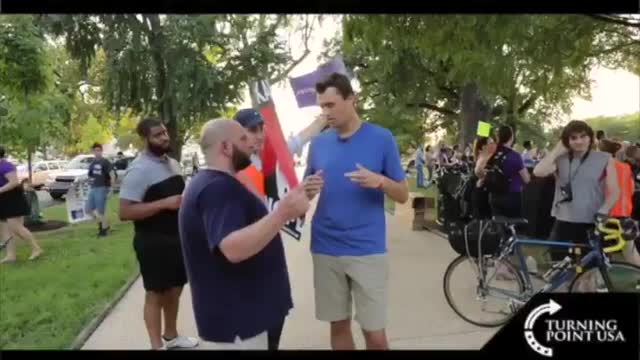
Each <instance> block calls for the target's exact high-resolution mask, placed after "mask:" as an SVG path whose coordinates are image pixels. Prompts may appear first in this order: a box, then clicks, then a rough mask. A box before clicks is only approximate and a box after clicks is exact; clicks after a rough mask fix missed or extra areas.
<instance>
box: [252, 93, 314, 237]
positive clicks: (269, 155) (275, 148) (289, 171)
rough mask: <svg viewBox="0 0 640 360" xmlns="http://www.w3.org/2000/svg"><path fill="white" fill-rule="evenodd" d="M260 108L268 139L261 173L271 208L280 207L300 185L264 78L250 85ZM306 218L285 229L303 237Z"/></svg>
mask: <svg viewBox="0 0 640 360" xmlns="http://www.w3.org/2000/svg"><path fill="white" fill-rule="evenodd" d="M251 91H252V93H253V96H254V99H256V100H257V101H256V102H257V107H258V109H257V110H258V111H259V112H260V115H262V118H263V119H264V122H265V126H264V129H265V141H264V148H263V150H262V173H263V174H264V179H265V192H266V193H267V204H268V207H269V211H272V210H273V209H274V208H275V206H277V204H278V201H280V199H281V198H282V197H283V196H284V195H285V194H286V193H287V191H289V189H292V188H294V187H296V186H297V185H298V177H297V175H296V171H295V165H294V161H293V156H292V155H291V153H290V152H289V148H288V146H287V142H286V140H285V138H284V133H283V132H282V127H281V126H280V120H279V119H278V114H277V112H276V107H275V104H274V103H273V99H272V98H271V89H270V87H269V84H268V83H267V82H266V81H265V80H261V81H258V82H255V83H253V84H252V86H251ZM303 224H304V217H302V218H299V219H296V220H294V221H290V222H289V223H287V224H286V225H285V227H284V228H283V230H284V231H285V232H286V233H287V234H289V235H290V236H292V237H294V238H295V239H296V240H300V237H301V236H302V226H303Z"/></svg>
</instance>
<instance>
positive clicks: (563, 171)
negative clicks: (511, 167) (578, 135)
mask: <svg viewBox="0 0 640 360" xmlns="http://www.w3.org/2000/svg"><path fill="white" fill-rule="evenodd" d="M610 158H611V155H609V154H607V153H604V152H599V151H591V152H589V155H588V156H587V158H586V159H584V162H583V163H582V164H581V161H580V159H573V161H569V155H568V154H566V155H563V156H561V157H559V158H558V159H557V160H556V166H557V169H558V170H557V172H556V189H555V194H554V197H553V204H554V205H553V208H552V209H551V216H553V217H555V218H556V219H557V220H560V221H566V222H571V223H583V224H591V223H593V222H594V220H595V216H596V214H597V213H598V210H599V209H600V207H601V206H602V204H603V203H604V200H605V197H604V189H605V171H606V169H607V163H608V162H609V159H610ZM570 174H571V175H570ZM570 177H571V190H572V191H571V192H572V194H573V200H572V201H570V202H560V201H561V200H563V196H562V193H561V190H560V188H561V187H563V186H565V185H567V184H568V183H569V178H570Z"/></svg>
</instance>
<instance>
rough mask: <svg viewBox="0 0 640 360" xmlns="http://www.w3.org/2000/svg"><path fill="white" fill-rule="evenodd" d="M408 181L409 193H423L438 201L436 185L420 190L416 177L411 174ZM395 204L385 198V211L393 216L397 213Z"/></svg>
mask: <svg viewBox="0 0 640 360" xmlns="http://www.w3.org/2000/svg"><path fill="white" fill-rule="evenodd" d="M407 181H408V182H409V192H421V193H423V194H425V195H426V196H427V197H432V198H434V199H435V200H436V201H437V200H438V196H437V193H438V191H437V189H436V185H435V184H432V185H431V186H429V188H427V189H424V188H420V189H418V188H417V187H416V177H415V175H414V174H412V173H411V174H409V176H407ZM395 206H396V204H395V202H393V201H391V199H389V197H388V196H385V197H384V209H385V210H386V211H387V212H389V213H391V214H393V213H394V211H395Z"/></svg>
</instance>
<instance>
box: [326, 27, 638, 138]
mask: <svg viewBox="0 0 640 360" xmlns="http://www.w3.org/2000/svg"><path fill="white" fill-rule="evenodd" d="M637 34H638V32H637V31H636V29H634V28H629V27H625V26H622V25H618V24H613V23H608V22H602V21H598V20H595V19H592V18H589V17H586V16H581V15H563V16H551V15H535V16H534V15H517V16H515V15H478V16H473V15H455V16H452V15H446V16H445V15H379V16H360V15H348V16H345V18H344V25H343V38H342V41H341V42H339V43H337V44H334V52H335V51H341V52H343V54H344V56H345V60H346V62H347V63H348V65H349V66H351V67H352V68H354V70H355V72H356V75H357V78H358V80H359V82H360V84H361V86H362V92H361V94H360V97H361V101H362V103H363V106H364V108H365V109H366V112H368V113H369V114H370V115H371V116H370V117H371V118H372V119H373V120H374V121H377V120H376V118H377V117H376V116H380V115H385V114H391V115H393V114H395V116H397V118H396V119H397V120H394V119H392V120H385V121H387V122H389V121H390V122H392V123H393V124H395V125H394V126H392V129H393V130H394V133H396V134H397V135H408V136H411V135H412V132H413V131H415V128H414V127H412V126H408V125H407V124H405V122H406V121H407V119H412V120H408V121H413V122H416V123H417V125H418V128H421V129H422V132H423V133H424V132H429V131H430V130H431V129H433V128H442V129H446V130H447V131H448V132H451V131H453V132H456V133H458V134H459V142H460V143H463V142H464V143H466V142H470V140H471V139H472V138H473V137H474V135H475V128H476V124H477V121H478V120H484V121H489V122H492V123H507V124H510V125H513V126H514V127H516V128H518V129H524V131H526V132H528V133H532V134H535V133H538V134H541V133H542V131H541V129H542V128H543V126H544V125H545V123H546V122H547V121H548V120H550V119H553V118H556V117H558V116H559V115H561V114H562V113H565V112H567V111H569V109H570V107H571V99H572V97H573V96H574V95H580V96H583V97H588V96H589V91H590V80H589V73H590V70H591V68H592V67H593V66H594V65H595V64H597V63H598V62H607V63H608V64H610V65H611V66H621V65H623V64H630V63H631V62H632V60H631V59H634V60H635V61H637V59H638V57H637V55H636V57H631V56H629V55H630V54H631V53H633V52H634V51H635V54H638V53H640V46H639V44H638V42H637V39H635V38H634V36H636V35H637ZM335 45H339V46H335ZM329 55H331V52H329ZM400 114H403V116H399V115H400ZM407 131H408V132H409V133H406V132H407Z"/></svg>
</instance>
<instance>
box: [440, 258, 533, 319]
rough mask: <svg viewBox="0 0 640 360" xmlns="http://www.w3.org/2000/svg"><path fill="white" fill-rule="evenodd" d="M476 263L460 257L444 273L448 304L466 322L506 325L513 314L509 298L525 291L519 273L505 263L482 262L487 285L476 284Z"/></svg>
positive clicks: (491, 259)
mask: <svg viewBox="0 0 640 360" xmlns="http://www.w3.org/2000/svg"><path fill="white" fill-rule="evenodd" d="M478 261H479V260H478V259H474V258H470V257H468V256H459V257H457V258H456V259H454V260H453V262H451V264H449V266H448V267H447V270H446V271H445V273H444V284H443V285H444V295H445V298H446V299H447V303H448V304H449V306H450V307H451V308H452V309H453V311H455V312H456V314H458V316H460V317H461V318H462V319H464V320H465V321H467V322H469V323H471V324H474V325H477V326H482V327H495V326H500V325H503V324H504V323H506V322H507V321H508V320H509V319H510V318H511V316H513V314H514V312H515V308H514V302H513V300H512V298H514V297H518V296H519V295H520V294H522V293H523V292H524V291H525V287H524V280H523V279H522V275H521V274H520V272H519V271H518V270H517V269H516V268H515V267H514V266H513V265H512V264H511V263H510V262H509V261H507V260H499V259H495V258H485V259H484V262H485V265H484V274H485V275H484V276H483V278H484V279H485V281H486V282H487V283H486V284H480V283H479V280H478V276H477V275H478V270H479V269H478Z"/></svg>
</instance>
